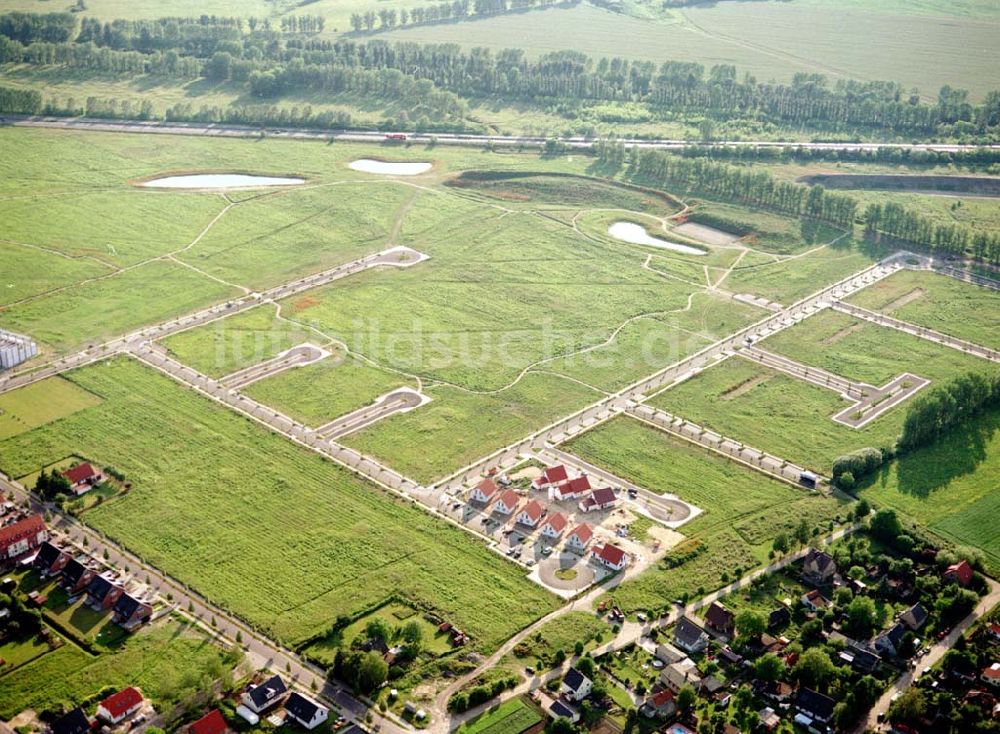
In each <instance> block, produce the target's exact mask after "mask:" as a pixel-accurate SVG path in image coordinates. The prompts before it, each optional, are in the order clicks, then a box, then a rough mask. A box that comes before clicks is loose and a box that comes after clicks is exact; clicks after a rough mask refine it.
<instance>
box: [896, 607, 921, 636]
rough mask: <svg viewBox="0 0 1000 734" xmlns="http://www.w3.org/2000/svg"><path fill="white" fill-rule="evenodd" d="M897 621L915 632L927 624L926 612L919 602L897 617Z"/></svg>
mask: <svg viewBox="0 0 1000 734" xmlns="http://www.w3.org/2000/svg"><path fill="white" fill-rule="evenodd" d="M899 621H900V622H902V623H903V624H905V625H906V626H907V627H909V628H910V629H911V630H913V631H914V632H916V631H917V630H918V629H920V628H921V627H923V626H924V623H925V622H927V610H926V609H924V607H923V605H922V604H921V603H920V602H917V603H916V604H914V605H913V606H912V607H910V608H909V609H907V610H906V611H905V612H903V613H902V614H900V615H899Z"/></svg>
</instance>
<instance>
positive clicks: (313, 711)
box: [285, 691, 330, 729]
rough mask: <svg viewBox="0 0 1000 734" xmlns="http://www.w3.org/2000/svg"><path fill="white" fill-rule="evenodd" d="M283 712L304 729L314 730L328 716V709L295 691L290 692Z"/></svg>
mask: <svg viewBox="0 0 1000 734" xmlns="http://www.w3.org/2000/svg"><path fill="white" fill-rule="evenodd" d="M285 712H286V713H287V714H288V715H289V716H290V717H291V718H292V719H293V720H294V721H295V722H297V723H298V724H299V725H300V726H302V727H304V728H306V729H315V728H316V727H317V726H319V725H320V724H322V723H323V722H324V721H326V719H327V717H328V716H329V715H330V709H328V708H327V707H326V706H321V705H320V704H318V703H316V702H315V701H313V700H312V699H311V698H306V697H305V696H303V695H302V694H301V693H298V692H297V691H292V693H291V695H290V696H289V697H288V700H287V701H285Z"/></svg>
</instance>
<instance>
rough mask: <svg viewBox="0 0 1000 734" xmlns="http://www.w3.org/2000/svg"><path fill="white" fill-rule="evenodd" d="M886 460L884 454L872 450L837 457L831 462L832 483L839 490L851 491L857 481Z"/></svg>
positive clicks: (877, 450)
mask: <svg viewBox="0 0 1000 734" xmlns="http://www.w3.org/2000/svg"><path fill="white" fill-rule="evenodd" d="M886 458H887V457H886V456H885V452H883V451H882V450H880V449H873V448H864V449H858V450H857V451H852V452H851V453H849V454H844V455H843V456H838V457H837V458H836V459H835V460H834V462H833V471H832V474H833V481H834V482H835V483H836V485H837V486H838V487H840V488H841V489H853V487H854V485H855V483H856V482H857V481H858V480H860V479H862V478H863V477H865V476H867V475H869V474H871V473H872V472H874V471H875V470H876V469H878V468H879V467H880V466H882V463H883V462H884V461H885V460H886Z"/></svg>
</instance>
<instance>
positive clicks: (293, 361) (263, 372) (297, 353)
mask: <svg viewBox="0 0 1000 734" xmlns="http://www.w3.org/2000/svg"><path fill="white" fill-rule="evenodd" d="M326 354H327V353H326V352H325V351H324V350H322V349H320V348H319V347H317V346H315V345H313V344H299V345H298V346H296V347H292V348H291V349H289V350H287V351H285V352H283V353H281V354H279V355H278V356H277V357H272V358H271V359H267V360H264V361H263V362H259V363H258V364H254V365H250V366H249V367H246V368H244V369H242V370H237V371H236V372H232V373H230V374H228V375H226V376H225V377H220V378H219V382H220V383H222V384H223V385H225V386H226V387H228V388H229V389H230V390H239V389H241V388H244V387H246V386H247V385H252V384H253V383H255V382H258V381H260V380H263V379H264V378H265V377H271V376H273V375H276V374H278V373H279V372H284V371H285V370H288V369H291V368H292V367H303V366H305V365H307V364H309V363H311V362H317V361H319V360H321V359H323V357H325V356H326Z"/></svg>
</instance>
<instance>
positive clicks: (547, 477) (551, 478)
mask: <svg viewBox="0 0 1000 734" xmlns="http://www.w3.org/2000/svg"><path fill="white" fill-rule="evenodd" d="M568 478H569V475H568V474H567V473H566V467H565V466H563V465H562V464H559V465H558V466H547V467H545V471H543V472H542V473H541V474H539V475H538V478H537V479H535V481H533V482H532V483H531V486H532V487H534V488H535V489H547V488H548V487H551V486H552V485H555V484H562V483H563V482H565V481H566V480H567V479H568Z"/></svg>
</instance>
